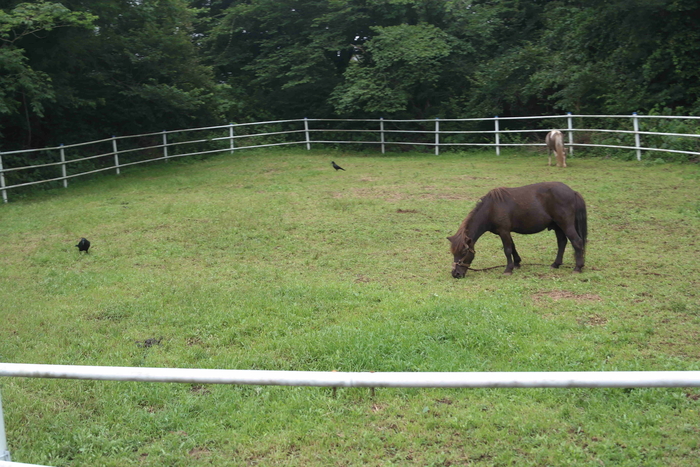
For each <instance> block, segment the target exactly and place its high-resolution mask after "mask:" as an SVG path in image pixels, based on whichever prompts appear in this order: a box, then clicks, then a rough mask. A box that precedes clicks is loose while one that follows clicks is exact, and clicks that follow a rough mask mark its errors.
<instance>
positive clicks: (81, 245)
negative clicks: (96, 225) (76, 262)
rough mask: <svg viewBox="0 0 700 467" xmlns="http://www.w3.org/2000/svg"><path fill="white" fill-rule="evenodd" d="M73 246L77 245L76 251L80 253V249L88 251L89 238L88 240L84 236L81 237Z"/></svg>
mask: <svg viewBox="0 0 700 467" xmlns="http://www.w3.org/2000/svg"><path fill="white" fill-rule="evenodd" d="M75 246H77V247H78V253H80V252H81V251H84V252H85V253H90V252H89V251H88V250H89V249H90V240H88V239H87V238H85V237H83V238H81V239H80V241H79V242H78V244H77V245H75Z"/></svg>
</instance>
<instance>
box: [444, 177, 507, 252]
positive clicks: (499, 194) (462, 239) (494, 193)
mask: <svg viewBox="0 0 700 467" xmlns="http://www.w3.org/2000/svg"><path fill="white" fill-rule="evenodd" d="M507 194H508V189H507V188H504V187H499V188H494V189H493V190H491V191H489V192H488V193H486V194H485V195H484V196H482V197H481V198H479V200H478V201H477V202H476V206H474V209H472V210H471V212H470V213H469V214H467V217H465V218H464V220H463V221H462V223H461V224H460V226H459V228H458V229H457V233H456V234H455V237H456V238H457V243H456V244H455V245H454V251H455V252H456V251H461V250H464V249H465V248H467V239H468V238H469V237H468V236H467V228H468V227H469V222H470V221H471V220H472V219H473V218H474V215H476V213H477V212H479V210H480V209H481V208H483V207H484V205H485V204H486V203H485V202H486V201H498V202H502V201H503V200H504V199H505V196H506V195H507Z"/></svg>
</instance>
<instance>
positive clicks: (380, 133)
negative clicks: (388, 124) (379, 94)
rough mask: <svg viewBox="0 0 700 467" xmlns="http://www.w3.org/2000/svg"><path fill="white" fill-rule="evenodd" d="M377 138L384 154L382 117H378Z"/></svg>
mask: <svg viewBox="0 0 700 467" xmlns="http://www.w3.org/2000/svg"><path fill="white" fill-rule="evenodd" d="M379 140H380V141H381V143H382V154H385V149H384V117H379Z"/></svg>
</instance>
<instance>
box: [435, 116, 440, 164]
mask: <svg viewBox="0 0 700 467" xmlns="http://www.w3.org/2000/svg"><path fill="white" fill-rule="evenodd" d="M435 155H436V156H439V155H440V119H439V118H436V119H435Z"/></svg>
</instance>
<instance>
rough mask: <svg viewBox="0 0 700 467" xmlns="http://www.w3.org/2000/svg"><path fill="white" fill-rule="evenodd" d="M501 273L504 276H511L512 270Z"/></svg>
mask: <svg viewBox="0 0 700 467" xmlns="http://www.w3.org/2000/svg"><path fill="white" fill-rule="evenodd" d="M503 274H504V275H506V276H512V275H513V271H503Z"/></svg>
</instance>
